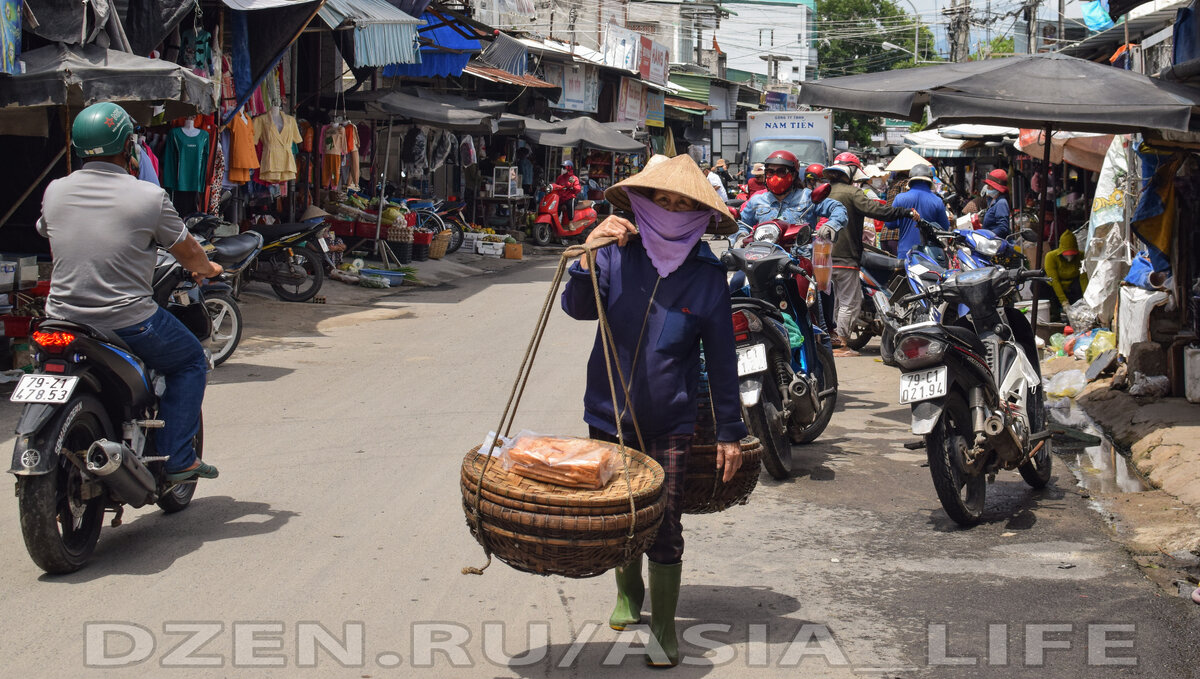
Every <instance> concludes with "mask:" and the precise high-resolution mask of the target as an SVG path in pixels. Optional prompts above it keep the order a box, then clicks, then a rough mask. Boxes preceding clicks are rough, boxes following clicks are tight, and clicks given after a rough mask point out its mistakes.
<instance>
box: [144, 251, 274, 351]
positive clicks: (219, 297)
mask: <svg viewBox="0 0 1200 679" xmlns="http://www.w3.org/2000/svg"><path fill="white" fill-rule="evenodd" d="M193 235H194V236H195V237H196V240H197V241H199V243H200V245H201V247H203V248H204V250H205V251H206V252H207V253H208V258H209V259H211V260H213V261H214V262H216V263H218V264H220V265H221V266H222V268H224V270H225V271H224V273H222V274H221V275H220V276H219V277H218V278H217V279H215V280H208V281H205V282H204V284H203V285H199V284H197V283H195V282H194V281H192V279H191V278H186V279H184V280H182V281H180V283H179V285H178V286H177V287H176V288H175V290H174V291H173V294H174V295H175V297H176V302H177V303H180V304H184V303H188V302H190V303H193V304H203V305H204V308H205V309H207V310H208V316H209V320H210V321H211V323H212V331H211V332H210V333H209V337H208V339H207V340H205V341H204V342H203V344H204V348H205V349H206V350H207V351H208V353H209V355H210V356H211V358H212V363H213V366H218V365H221V364H222V363H224V362H225V361H226V360H228V359H229V357H230V356H232V355H233V352H234V350H235V349H237V347H238V344H240V343H241V341H242V310H241V307H240V306H239V305H238V302H237V300H236V299H234V296H233V286H231V285H230V284H229V282H228V281H230V280H233V279H236V278H237V276H238V274H239V273H241V271H242V270H243V269H245V268H246V267H247V266H248V265H249V264H250V263H251V262H253V261H254V258H255V257H257V256H258V253H259V251H260V250H262V242H263V241H262V235H261V234H259V233H257V232H255V231H247V232H245V233H240V234H238V235H236V236H225V237H222V238H214V239H213V240H209V239H207V238H205V237H204V236H203V234H199V233H193ZM171 266H179V264H178V262H176V261H175V258H174V257H173V256H171V253H169V252H167V251H166V250H160V251H159V253H158V265H157V268H156V270H155V276H156V279H157V276H158V275H159V273H158V272H159V271H164V270H165V269H167V268H168V267H171ZM185 296H186V299H187V301H185V299H184V298H185Z"/></svg>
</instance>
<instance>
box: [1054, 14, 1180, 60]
mask: <svg viewBox="0 0 1200 679" xmlns="http://www.w3.org/2000/svg"><path fill="white" fill-rule="evenodd" d="M1190 3H1191V0H1180V2H1174V3H1171V4H1169V5H1167V6H1165V7H1163V8H1162V9H1158V10H1156V11H1153V12H1148V13H1145V14H1142V15H1140V16H1136V17H1129V16H1126V17H1125V21H1123V22H1121V23H1119V24H1117V25H1116V26H1113V27H1112V28H1109V29H1107V30H1104V31H1100V32H1099V33H1093V34H1092V35H1089V36H1088V37H1087V38H1085V39H1083V40H1080V41H1079V42H1077V43H1075V44H1073V45H1068V46H1066V47H1064V48H1062V49H1061V50H1059V51H1060V52H1061V53H1063V54H1069V55H1071V56H1073V57H1079V58H1080V59H1087V60H1088V61H1098V60H1101V59H1104V60H1107V59H1108V58H1109V57H1110V56H1112V53H1113V52H1114V51H1116V49H1117V48H1118V47H1120V46H1121V45H1123V44H1125V30H1126V28H1127V27H1128V29H1129V42H1133V43H1137V42H1141V41H1142V39H1143V38H1145V37H1146V36H1148V35H1151V34H1153V33H1157V32H1158V31H1160V30H1162V29H1164V28H1166V27H1167V26H1170V25H1171V24H1173V23H1175V15H1176V13H1177V12H1178V11H1179V10H1180V9H1183V8H1184V7H1186V6H1187V5H1188V4H1190ZM1126 4H1127V5H1129V4H1130V3H1126ZM1110 7H1111V5H1110ZM1130 9H1132V7H1130ZM1146 9H1153V8H1152V7H1149V8H1146ZM1117 16H1118V18H1119V17H1120V15H1119V14H1118V15H1117Z"/></svg>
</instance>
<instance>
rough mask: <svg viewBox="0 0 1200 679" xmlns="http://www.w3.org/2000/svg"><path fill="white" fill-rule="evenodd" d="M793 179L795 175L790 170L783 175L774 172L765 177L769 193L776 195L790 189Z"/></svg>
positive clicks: (794, 179)
mask: <svg viewBox="0 0 1200 679" xmlns="http://www.w3.org/2000/svg"><path fill="white" fill-rule="evenodd" d="M795 181H796V175H794V174H792V173H791V172H789V173H787V174H783V175H779V174H774V175H771V176H770V177H767V188H768V189H770V190H771V193H774V194H776V195H778V194H781V193H787V192H788V191H790V190H791V189H792V183H793V182H795Z"/></svg>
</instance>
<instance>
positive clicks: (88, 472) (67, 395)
mask: <svg viewBox="0 0 1200 679" xmlns="http://www.w3.org/2000/svg"><path fill="white" fill-rule="evenodd" d="M246 242H248V241H246ZM245 254H246V253H242V256H243V257H244V256H245ZM222 257H223V256H222V255H218V256H217V257H215V259H216V261H218V262H220V261H222ZM230 259H237V258H236V257H232V256H231V258H230ZM191 280H192V278H191V274H190V273H189V272H187V271H185V270H184V269H183V267H182V266H180V265H179V263H178V262H177V261H175V259H174V258H173V257H170V255H169V254H168V255H167V258H166V259H160V266H159V267H157V268H156V269H155V274H154V278H153V291H154V299H155V301H156V302H158V304H159V305H161V306H163V307H165V308H166V309H167V310H168V311H170V312H171V313H172V314H174V315H175V316H176V317H177V318H179V320H180V321H182V322H183V324H184V325H185V326H186V327H187V328H188V329H189V330H190V331H191V332H192V333H193V334H194V335H195V336H196V337H197V338H198V339H200V340H201V341H202V342H203V341H205V340H207V339H208V337H209V334H210V332H211V324H210V320H209V314H208V312H207V310H206V308H205V306H204V305H203V304H196V303H193V301H192V297H191V293H190V290H189V288H188V287H187V285H188V282H190V281H191ZM192 286H193V289H194V286H195V284H194V283H192ZM180 293H182V294H180ZM201 294H202V293H201ZM30 339H31V340H32V346H33V350H34V355H33V360H34V372H33V373H31V374H28V375H25V376H23V377H22V378H21V381H20V382H19V383H18V384H17V387H16V389H15V390H14V391H13V395H12V397H11V399H10V400H11V401H13V402H16V403H24V404H25V409H24V410H23V411H22V413H21V419H20V421H19V422H18V423H17V431H16V434H17V441H16V446H15V447H14V448H13V456H12V465H11V466H10V468H9V473H10V474H13V475H15V476H16V478H17V489H16V490H17V507H18V512H19V513H20V523H21V533H22V535H23V537H24V539H25V548H26V550H27V551H28V552H29V556H30V557H31V558H32V559H33V561H34V563H36V564H37V565H38V566H39V567H40V568H41V569H42V570H44V571H46V572H47V573H70V572H73V571H76V570H79V569H80V568H82V567H83V566H84V565H85V564H86V563H87V562H88V559H89V558H90V557H91V555H92V552H93V550H94V549H95V547H96V541H97V540H98V539H99V538H100V529H101V527H102V526H103V524H104V515H105V512H107V511H113V512H114V513H115V516H114V517H113V519H112V525H113V526H114V527H116V526H119V525H120V524H121V516H122V514H123V512H124V509H125V505H128V506H130V507H134V508H138V507H142V506H145V505H147V504H150V503H157V504H158V506H159V507H161V508H162V510H163V511H164V512H167V513H172V512H178V511H180V510H182V509H185V508H186V507H187V506H188V504H189V503H191V501H192V496H193V494H194V493H195V491H196V483H195V481H190V482H185V483H177V484H176V483H170V482H168V481H167V480H166V470H165V466H164V463H165V462H166V460H167V458H166V457H165V456H162V455H159V454H158V451H157V450H156V449H155V445H154V440H155V436H154V434H155V431H156V430H158V429H161V428H162V427H163V424H164V423H163V421H162V420H161V419H159V416H158V411H159V398H160V397H161V396H162V394H163V389H164V386H165V378H163V377H162V376H161V375H158V374H157V373H155V372H154V371H153V370H148V369H147V368H146V367H145V365H143V364H142V362H141V360H139V359H138V358H137V357H136V356H134V354H133V352H132V351H131V350H130V348H129V346H128V345H127V344H125V342H124V341H123V340H121V338H120V337H117V336H116V335H115V334H114V333H111V332H108V331H106V330H103V329H100V328H94V327H91V326H88V325H84V324H81V323H73V322H69V321H61V320H50V319H47V320H43V321H41V322H39V323H38V324H37V326H36V327H35V328H34V331H33V333H32V335H31V338H30ZM203 439H204V436H203V424H201V431H200V433H198V434H197V436H196V439H195V441H194V446H195V449H196V456H197V457H201V458H202V457H203V453H204V450H203Z"/></svg>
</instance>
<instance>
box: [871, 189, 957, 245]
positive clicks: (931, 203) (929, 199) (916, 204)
mask: <svg viewBox="0 0 1200 679" xmlns="http://www.w3.org/2000/svg"><path fill="white" fill-rule="evenodd" d="M892 206H893V207H905V208H916V209H917V212H918V213H920V215H921V217H922V218H923V219H925V220H926V221H930V222H933V223H934V224H937V225H938V226H940V227H941V228H942V230H943V231H949V230H950V220H949V219H948V218H947V217H946V204H945V203H944V202H942V199H941V198H940V197H938V195H937V194H936V193H934V192H933V191H932V190H931V189H930V187H929V183H928V182H920V181H918V182H912V184H911V186H910V187H909V189H908V190H907V191H905V192H904V193H902V194H900V195H898V196H896V199H895V200H893V201H892ZM887 228H889V229H895V228H899V229H900V244H899V245H898V246H897V247H896V255H897V256H898V257H900V259H904V258H905V257H907V256H908V251H909V250H911V249H913V248H914V247H915V246H917V245H921V244H922V242H923V241H924V239H923V238H921V229H920V227H918V226H917V223H916V222H915V221H913V218H912V217H905V218H904V219H897V220H896V221H894V222H888V223H887Z"/></svg>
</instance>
